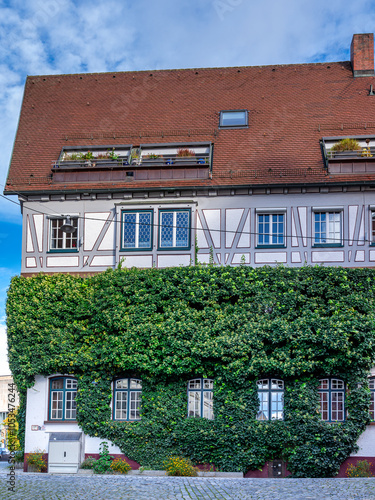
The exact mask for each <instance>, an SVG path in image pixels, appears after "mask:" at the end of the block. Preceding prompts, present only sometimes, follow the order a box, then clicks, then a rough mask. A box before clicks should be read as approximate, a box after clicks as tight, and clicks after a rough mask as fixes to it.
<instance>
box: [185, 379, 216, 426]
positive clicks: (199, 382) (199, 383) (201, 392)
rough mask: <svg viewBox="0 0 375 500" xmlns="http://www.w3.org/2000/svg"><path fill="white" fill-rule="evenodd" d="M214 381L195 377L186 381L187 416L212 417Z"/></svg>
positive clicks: (211, 418)
mask: <svg viewBox="0 0 375 500" xmlns="http://www.w3.org/2000/svg"><path fill="white" fill-rule="evenodd" d="M213 394H214V381H213V380H211V379H209V378H196V379H194V380H189V382H188V416H189V417H203V418H208V419H209V420H213V418H214V400H213Z"/></svg>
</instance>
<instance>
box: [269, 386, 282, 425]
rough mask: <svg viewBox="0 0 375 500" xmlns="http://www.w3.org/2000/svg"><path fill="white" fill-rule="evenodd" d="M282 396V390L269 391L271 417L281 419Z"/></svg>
mask: <svg viewBox="0 0 375 500" xmlns="http://www.w3.org/2000/svg"><path fill="white" fill-rule="evenodd" d="M283 401H284V398H283V393H282V392H271V419H272V420H282V419H283V407H284V404H283Z"/></svg>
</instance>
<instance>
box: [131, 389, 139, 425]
mask: <svg viewBox="0 0 375 500" xmlns="http://www.w3.org/2000/svg"><path fill="white" fill-rule="evenodd" d="M140 408H141V392H138V391H131V392H130V408H129V420H138V419H140Z"/></svg>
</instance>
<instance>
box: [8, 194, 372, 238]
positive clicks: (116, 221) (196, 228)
mask: <svg viewBox="0 0 375 500" xmlns="http://www.w3.org/2000/svg"><path fill="white" fill-rule="evenodd" d="M0 185H2V186H3V187H4V185H3V184H0ZM18 194H19V193H18ZM0 197H1V198H4V199H5V200H8V201H10V202H11V203H14V204H15V205H18V206H19V207H21V204H20V203H19V202H16V201H14V200H11V199H9V198H7V197H6V196H4V195H2V194H0ZM27 209H28V210H30V211H31V212H35V213H37V214H40V215H47V216H50V215H51V214H50V213H47V212H42V211H40V210H36V209H35V208H30V207H28V208H27ZM51 210H52V209H51ZM52 212H54V213H55V214H57V215H58V216H59V217H61V214H60V213H58V212H56V211H55V210H52ZM67 215H68V214H67ZM71 218H74V219H81V220H83V221H85V220H92V221H98V222H104V223H106V222H108V223H109V224H122V223H123V222H122V221H121V220H115V219H114V218H112V219H111V220H109V219H105V220H104V219H98V218H97V217H87V216H82V215H74V216H71ZM129 224H132V225H133V224H134V225H136V224H137V225H138V226H152V227H157V228H159V227H160V224H158V223H144V222H138V223H129ZM269 224H272V222H270V223H269ZM163 227H168V228H176V229H188V228H187V227H186V226H177V225H173V224H172V225H171V224H163ZM190 229H192V230H194V231H204V232H208V233H212V232H215V233H224V234H234V235H236V234H237V230H230V229H209V228H208V229H205V228H203V227H190ZM241 235H254V236H259V235H261V236H271V235H269V233H259V232H257V231H241ZM276 236H278V235H277V234H276ZM282 236H283V238H285V239H288V238H297V239H298V238H302V240H304V239H307V240H314V239H315V236H307V235H297V234H295V235H290V234H285V235H282ZM327 239H331V240H332V239H333V238H327ZM335 241H336V240H335ZM335 241H331V242H329V243H324V244H327V245H329V244H331V243H332V244H337V243H342V242H345V241H348V242H351V243H358V242H360V243H371V240H369V239H367V238H363V239H359V238H358V239H357V240H354V238H353V239H351V238H344V237H342V238H340V240H339V241H337V242H336V243H335ZM280 247H281V246H280Z"/></svg>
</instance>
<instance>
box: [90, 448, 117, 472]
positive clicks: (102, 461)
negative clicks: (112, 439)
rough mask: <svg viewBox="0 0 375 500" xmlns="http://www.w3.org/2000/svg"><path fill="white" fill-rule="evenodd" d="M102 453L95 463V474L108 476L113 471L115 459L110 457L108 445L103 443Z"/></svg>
mask: <svg viewBox="0 0 375 500" xmlns="http://www.w3.org/2000/svg"><path fill="white" fill-rule="evenodd" d="M99 449H100V453H99V458H98V460H95V462H94V463H93V467H92V468H93V469H94V473H95V474H106V473H107V472H109V471H110V470H111V464H112V460H113V457H111V456H110V454H109V451H108V444H107V443H106V442H105V441H103V442H102V443H100V448H99Z"/></svg>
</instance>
